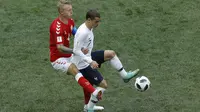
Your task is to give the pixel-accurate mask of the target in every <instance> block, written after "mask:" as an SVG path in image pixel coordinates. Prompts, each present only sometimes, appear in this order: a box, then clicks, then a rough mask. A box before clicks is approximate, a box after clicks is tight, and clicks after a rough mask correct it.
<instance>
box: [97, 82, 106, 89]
mask: <svg viewBox="0 0 200 112" xmlns="http://www.w3.org/2000/svg"><path fill="white" fill-rule="evenodd" d="M99 86H100V87H102V88H104V89H107V88H108V84H107V82H106V80H103V81H102V82H101V83H100V85H99Z"/></svg>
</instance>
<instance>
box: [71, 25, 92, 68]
mask: <svg viewBox="0 0 200 112" xmlns="http://www.w3.org/2000/svg"><path fill="white" fill-rule="evenodd" d="M93 40H94V34H93V31H92V30H90V29H88V28H87V26H86V24H85V23H83V24H82V25H81V26H80V27H79V28H78V29H77V32H76V34H75V38H74V48H73V52H74V55H73V57H72V63H74V64H75V65H76V66H77V68H78V69H79V70H80V69H84V68H86V67H88V66H89V65H90V63H91V62H92V59H91V52H92V48H93ZM82 48H87V49H88V50H89V52H88V53H87V54H83V52H82V51H81V49H82Z"/></svg>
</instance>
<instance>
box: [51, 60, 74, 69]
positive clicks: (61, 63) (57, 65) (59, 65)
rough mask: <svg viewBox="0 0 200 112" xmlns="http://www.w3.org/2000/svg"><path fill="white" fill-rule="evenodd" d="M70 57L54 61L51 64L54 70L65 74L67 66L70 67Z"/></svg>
mask: <svg viewBox="0 0 200 112" xmlns="http://www.w3.org/2000/svg"><path fill="white" fill-rule="evenodd" d="M71 64H72V63H71V57H69V58H58V59H57V60H56V61H54V62H51V65H52V66H53V68H54V69H56V70H59V71H62V72H64V73H67V71H68V68H69V66H70V65H71Z"/></svg>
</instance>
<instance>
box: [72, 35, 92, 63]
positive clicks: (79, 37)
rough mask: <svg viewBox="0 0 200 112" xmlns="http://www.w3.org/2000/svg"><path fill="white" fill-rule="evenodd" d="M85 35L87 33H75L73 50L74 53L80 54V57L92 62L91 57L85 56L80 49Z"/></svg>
mask: <svg viewBox="0 0 200 112" xmlns="http://www.w3.org/2000/svg"><path fill="white" fill-rule="evenodd" d="M87 36H88V34H87V33H81V34H80V33H79V34H76V35H75V39H74V49H73V52H74V54H75V55H78V56H80V58H81V59H83V60H84V61H86V62H87V63H89V64H90V63H91V62H92V59H91V57H88V56H86V55H85V54H84V53H83V52H82V50H81V49H82V48H83V44H84V41H85V38H86V37H87Z"/></svg>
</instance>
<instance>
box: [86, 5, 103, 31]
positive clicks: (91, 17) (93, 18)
mask: <svg viewBox="0 0 200 112" xmlns="http://www.w3.org/2000/svg"><path fill="white" fill-rule="evenodd" d="M86 21H87V23H88V24H89V25H90V26H91V27H92V28H96V27H97V26H98V25H99V22H100V14H99V12H98V11H97V10H96V9H91V10H89V11H88V12H87V13H86Z"/></svg>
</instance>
